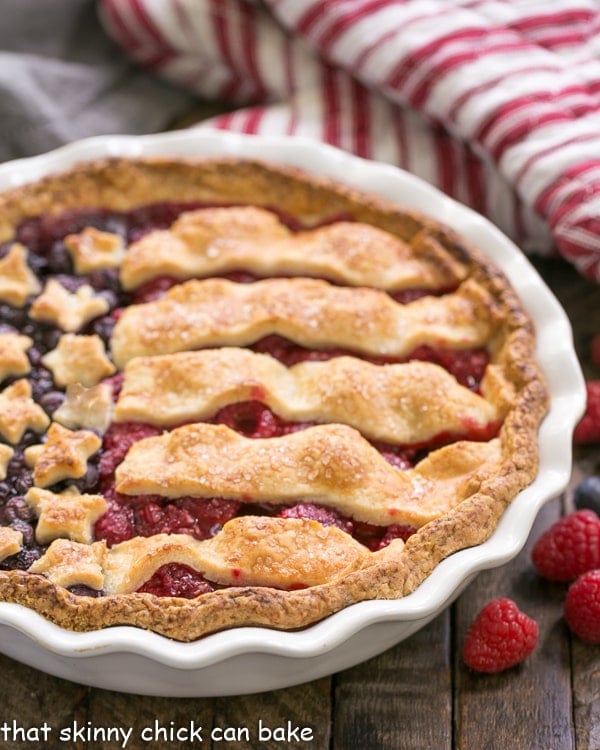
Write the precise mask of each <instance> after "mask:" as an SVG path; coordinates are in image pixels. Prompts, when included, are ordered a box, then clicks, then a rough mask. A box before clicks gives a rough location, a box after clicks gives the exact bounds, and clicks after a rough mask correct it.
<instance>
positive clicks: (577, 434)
mask: <svg viewBox="0 0 600 750" xmlns="http://www.w3.org/2000/svg"><path fill="white" fill-rule="evenodd" d="M585 387H586V392H587V406H586V410H585V414H584V415H583V417H582V418H581V419H580V421H579V423H578V424H577V426H576V427H575V431H574V433H573V442H574V443H575V444H576V445H583V444H586V443H599V442H600V380H589V381H588V382H587V383H586V384H585Z"/></svg>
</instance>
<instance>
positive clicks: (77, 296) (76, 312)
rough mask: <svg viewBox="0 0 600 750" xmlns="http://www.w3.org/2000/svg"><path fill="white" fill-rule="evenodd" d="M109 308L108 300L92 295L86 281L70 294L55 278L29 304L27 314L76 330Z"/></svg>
mask: <svg viewBox="0 0 600 750" xmlns="http://www.w3.org/2000/svg"><path fill="white" fill-rule="evenodd" d="M109 309H110V305H109V304H108V302H107V301H106V300H105V299H104V298H103V297H100V296H99V295H97V294H94V290H93V289H92V287H91V286H90V285H89V284H84V285H83V286H80V287H79V289H78V290H77V291H76V292H75V293H73V294H72V293H71V292H69V291H68V290H67V289H65V288H64V286H63V285H62V284H60V283H59V282H58V281H56V279H50V280H49V281H47V282H46V286H45V287H44V291H43V292H42V294H40V296H39V297H37V298H36V299H35V300H34V302H33V304H32V305H31V310H30V311H29V315H30V317H31V318H32V319H33V320H40V321H43V322H44V323H53V324H54V325H57V326H58V327H59V328H62V330H63V331H78V330H79V329H80V328H82V327H83V326H84V325H85V324H86V323H89V321H90V320H93V319H94V318H97V317H98V316H99V315H103V314H104V313H106V312H108V310H109Z"/></svg>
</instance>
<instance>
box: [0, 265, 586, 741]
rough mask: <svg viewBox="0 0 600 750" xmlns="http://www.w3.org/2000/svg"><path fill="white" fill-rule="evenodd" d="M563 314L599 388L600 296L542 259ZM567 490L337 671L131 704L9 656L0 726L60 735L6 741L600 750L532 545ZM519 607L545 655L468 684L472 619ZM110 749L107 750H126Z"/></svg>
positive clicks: (582, 470)
mask: <svg viewBox="0 0 600 750" xmlns="http://www.w3.org/2000/svg"><path fill="white" fill-rule="evenodd" d="M537 266H538V268H539V270H540V272H541V273H542V274H543V276H544V278H545V279H546V281H547V283H548V284H549V285H550V287H551V288H552V289H553V290H554V291H555V293H556V294H557V296H558V297H559V299H560V300H561V302H562V303H563V305H564V307H565V308H566V310H567V312H568V314H569V316H570V319H571V321H572V324H573V326H574V330H575V338H576V346H577V351H578V353H579V355H580V358H581V361H582V363H583V366H584V371H585V373H586V375H587V376H588V377H596V378H598V377H600V372H598V371H595V370H594V368H593V365H592V364H591V362H590V360H589V344H590V340H591V337H592V335H593V334H594V333H595V332H598V331H600V287H598V286H595V285H593V284H591V283H588V282H586V281H584V280H583V279H582V278H580V277H579V276H578V275H577V273H576V272H575V271H573V270H571V269H570V267H568V266H567V265H566V264H564V263H560V262H558V263H557V262H548V261H545V262H538V263H537ZM575 458H576V460H575V466H574V471H573V477H572V482H571V488H572V487H573V486H574V485H575V484H577V483H578V482H579V481H580V480H581V478H582V477H583V476H585V475H587V474H590V473H593V472H594V471H595V472H600V445H599V446H594V447H589V448H586V449H585V450H583V449H580V450H577V451H576V456H575ZM571 509H572V498H571V491H570V490H569V491H567V493H566V495H565V496H564V497H562V498H557V499H556V500H553V501H551V502H550V503H549V504H548V505H547V506H545V507H544V509H543V510H542V512H541V513H540V515H539V518H538V520H537V522H536V525H535V527H534V529H533V532H532V534H531V536H530V540H529V543H528V545H527V547H526V548H525V549H524V550H523V551H522V553H521V554H520V555H519V556H518V557H517V558H516V559H515V560H514V561H513V562H511V563H510V564H508V565H506V566H504V567H502V568H499V569H496V570H492V571H488V572H485V573H482V574H480V575H479V576H478V578H477V579H476V580H475V581H474V582H473V583H472V584H471V586H470V587H469V588H468V589H467V591H466V592H465V593H464V594H463V595H462V596H461V597H460V599H459V600H458V601H457V602H456V603H455V604H454V605H453V606H452V607H451V608H449V609H448V610H447V611H445V612H444V613H443V614H441V615H440V616H439V617H438V618H437V619H436V620H434V621H433V622H432V623H430V624H429V625H428V626H427V627H426V628H424V629H423V630H421V631H420V632H418V633H417V634H415V635H413V636H412V637H411V638H409V639H408V640H406V641H404V642H402V643H400V644H399V645H398V646H397V647H395V648H392V649H390V650H389V651H387V652H385V653H384V654H382V655H380V656H378V657H376V658H374V659H371V660H370V661H368V662H366V663H364V664H361V665H359V666H357V667H354V668H352V669H348V670H346V671H344V672H341V673H340V674H336V675H334V676H332V677H327V678H324V679H321V680H317V681H315V682H312V683H309V684H306V685H301V686H298V687H293V688H289V689H286V690H279V691H275V692H271V693H265V694H261V695H250V696H243V697H235V698H216V699H162V698H149V697H134V696H130V695H124V694H120V693H116V692H107V691H103V690H96V689H91V688H88V687H82V686H79V685H75V684H71V683H69V682H66V681H64V680H60V679H57V678H54V677H50V676H48V675H45V674H42V673H40V672H37V671H36V670H34V669H31V668H29V667H25V666H22V665H20V664H17V663H16V662H14V661H13V660H11V659H10V658H7V657H4V656H0V668H1V670H2V688H0V690H1V695H2V701H1V706H0V726H1V725H2V723H3V722H4V721H6V722H8V724H9V725H10V726H12V723H13V721H16V722H17V724H18V725H19V726H21V727H32V726H39V725H40V724H41V723H42V722H43V721H47V722H48V724H49V725H50V726H51V727H52V728H53V729H54V731H53V732H52V733H51V736H50V738H49V740H48V742H46V743H44V742H42V743H32V742H27V741H25V742H16V743H15V742H12V741H11V742H8V743H4V742H3V740H2V739H1V735H0V748H27V750H29V749H30V748H34V747H39V748H44V749H46V748H48V749H49V750H52V749H53V748H78V749H79V748H96V747H98V748H100V747H102V744H101V743H95V742H90V743H86V742H85V741H76V742H73V743H65V742H61V741H59V738H58V730H59V728H61V727H65V726H69V727H70V726H73V722H74V721H77V722H78V726H79V727H81V726H87V722H90V725H91V726H96V727H108V726H112V727H115V726H117V727H118V726H120V727H123V728H124V729H125V730H127V729H129V728H131V729H132V730H133V731H132V733H131V739H130V740H129V742H128V743H127V745H126V747H127V748H129V750H132V749H137V748H146V747H152V748H176V747H204V748H211V750H218V749H219V748H228V749H232V748H236V749H239V748H265V749H266V750H269V748H290V749H291V748H308V749H310V750H325V749H326V748H333V750H354V749H355V748H356V749H358V748H360V750H369V749H370V748H390V749H391V750H404V749H406V750H418V749H419V748H424V749H427V750H431V749H434V750H446V749H449V748H457V749H461V750H496V749H498V750H505V749H506V750H526V749H527V750H530V749H533V750H568V749H570V748H577V750H584V749H585V750H599V749H600V647H592V646H586V645H584V644H582V643H581V642H579V641H578V640H576V639H573V638H571V637H570V636H569V634H568V632H567V629H566V626H565V624H564V621H563V619H562V603H563V599H564V595H565V590H566V587H565V586H564V585H556V584H555V585H552V584H548V583H544V582H542V581H541V580H540V579H539V578H538V577H537V576H536V574H535V572H534V571H533V569H532V566H531V563H530V558H529V552H530V548H531V545H532V543H533V541H534V540H535V539H536V538H537V537H538V536H539V534H540V533H541V531H542V530H543V529H545V528H546V527H548V526H549V525H550V524H551V523H552V522H553V521H554V520H555V519H556V518H558V517H559V515H560V514H561V513H562V512H564V511H565V510H571ZM500 595H502V596H509V597H512V598H513V599H515V601H516V602H517V603H518V604H519V605H520V606H521V607H522V609H524V610H525V611H526V612H527V613H528V614H529V615H531V616H532V617H534V618H535V619H536V620H537V621H538V623H539V626H540V639H539V644H538V647H537V649H536V651H535V652H534V654H533V655H532V656H531V657H530V658H529V659H528V660H527V661H526V662H525V663H524V664H522V665H521V666H519V667H516V668H514V669H512V670H510V671H507V672H505V673H502V674H499V675H494V676H488V675H476V674H472V673H470V672H469V671H468V670H467V669H466V668H465V667H464V665H463V664H462V662H461V658H460V648H461V644H462V640H463V637H464V634H465V630H466V628H467V626H468V624H469V623H470V621H471V620H472V618H473V617H474V615H475V613H476V612H477V611H478V610H479V609H480V607H481V606H483V604H484V603H485V602H487V601H488V600H489V599H491V598H493V597H496V596H500ZM154 719H157V720H158V722H159V724H160V725H161V726H163V727H167V728H169V727H173V728H175V729H177V728H180V727H189V726H190V722H191V721H194V722H195V726H198V725H202V726H203V727H205V732H204V735H203V736H204V742H203V743H202V744H201V745H200V744H199V743H191V744H190V743H184V742H177V741H175V742H170V741H169V740H163V741H160V742H155V743H152V744H148V743H144V742H143V741H141V739H140V738H139V734H140V730H141V728H143V727H145V726H148V725H151V724H152V723H153V722H154ZM259 720H262V722H263V725H265V726H268V727H270V728H274V727H287V726H288V722H289V724H290V725H291V726H292V727H294V726H298V727H309V728H310V729H311V730H312V736H313V739H312V740H306V741H300V742H295V741H292V742H283V741H277V742H260V741H258V739H257V732H256V727H257V726H258V722H259ZM211 727H219V728H221V729H225V728H230V730H231V729H233V730H235V729H236V728H241V729H243V728H248V730H249V732H250V735H251V740H250V742H247V741H240V742H234V741H222V742H213V743H211V742H210V740H209V739H208V734H209V733H210V728H211ZM120 746H121V745H120V743H118V742H114V743H108V744H105V745H104V747H105V748H108V749H110V748H117V747H120Z"/></svg>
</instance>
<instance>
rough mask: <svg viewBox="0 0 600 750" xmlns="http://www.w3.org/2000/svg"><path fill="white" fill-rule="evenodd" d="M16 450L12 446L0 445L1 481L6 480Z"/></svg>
mask: <svg viewBox="0 0 600 750" xmlns="http://www.w3.org/2000/svg"><path fill="white" fill-rule="evenodd" d="M14 452H15V451H14V449H13V448H11V447H10V445H4V443H0V481H2V480H3V479H6V472H7V471H8V464H9V463H10V459H11V458H12V457H13V454H14Z"/></svg>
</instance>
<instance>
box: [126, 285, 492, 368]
mask: <svg viewBox="0 0 600 750" xmlns="http://www.w3.org/2000/svg"><path fill="white" fill-rule="evenodd" d="M494 311H495V308H494V302H493V300H492V297H491V295H490V294H489V293H488V292H486V291H485V290H484V289H483V287H481V286H480V285H479V284H477V282H475V281H474V280H471V279H469V280H467V281H466V282H464V283H463V284H462V285H461V286H460V287H459V289H458V290H457V291H456V292H455V293H454V294H447V295H444V296H443V297H424V298H421V299H419V300H416V301H415V302H412V303H410V304H407V305H401V304H398V303H396V302H394V300H392V299H391V297H390V296H389V295H388V294H386V293H385V292H382V291H379V290H376V289H370V288H349V287H338V286H334V285H332V284H329V283H327V282H326V281H319V280H314V279H303V278H299V279H266V280H264V281H257V282H255V283H254V284H236V283H234V282H231V281H226V280H224V279H207V280H205V281H198V280H196V279H194V280H192V281H187V282H185V283H183V284H179V285H177V286H175V287H172V288H171V289H169V291H168V292H167V293H166V294H165V295H164V297H162V298H161V299H159V300H157V301H155V302H148V303H146V304H142V305H132V306H131V307H129V308H127V309H126V310H125V311H124V312H123V314H122V315H121V316H120V318H119V320H118V321H117V324H116V326H115V328H114V331H113V335H112V339H111V349H112V354H113V361H114V362H115V364H116V365H117V367H118V368H119V369H122V368H123V367H124V366H125V364H126V363H127V362H128V361H129V360H130V359H132V358H133V357H136V356H153V355H156V354H171V353H174V352H177V351H187V350H190V349H199V348H206V347H212V346H244V345H247V344H251V343H253V342H255V341H257V340H258V339H260V338H262V337H264V336H267V335H269V334H273V333H276V334H279V335H281V336H285V337H287V338H289V339H291V340H292V341H294V342H296V343H298V344H300V345H302V346H306V347H309V348H323V347H328V346H335V347H343V348H348V349H352V350H355V351H359V352H362V353H365V354H372V355H388V356H397V357H402V356H406V355H408V354H409V353H410V352H411V351H413V350H414V349H415V348H416V347H417V346H419V345H421V344H430V345H433V346H443V347H470V346H480V345H484V344H485V343H486V342H487V341H488V339H489V336H490V333H491V330H492V327H493V321H494V317H495V316H494Z"/></svg>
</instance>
